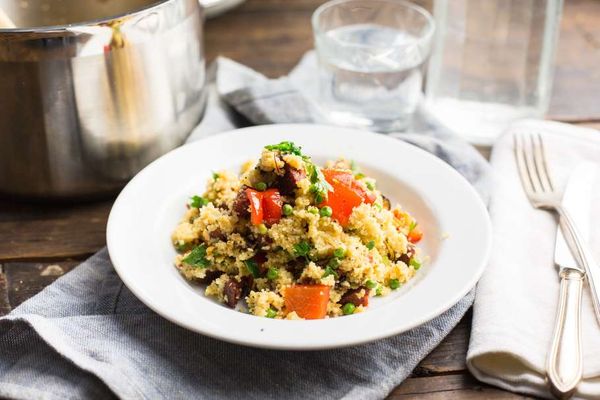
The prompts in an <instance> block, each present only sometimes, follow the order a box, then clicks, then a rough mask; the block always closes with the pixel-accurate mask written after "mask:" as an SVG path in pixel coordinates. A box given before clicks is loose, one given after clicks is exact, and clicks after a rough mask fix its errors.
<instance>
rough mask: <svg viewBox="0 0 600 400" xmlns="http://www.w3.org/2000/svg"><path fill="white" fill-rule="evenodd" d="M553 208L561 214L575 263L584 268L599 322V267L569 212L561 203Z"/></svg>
mask: <svg viewBox="0 0 600 400" xmlns="http://www.w3.org/2000/svg"><path fill="white" fill-rule="evenodd" d="M555 209H556V211H558V213H559V214H560V216H561V218H560V219H559V224H560V228H561V229H562V232H563V236H564V238H565V241H566V242H567V245H568V246H569V249H570V250H571V254H572V255H573V257H575V260H577V264H578V265H579V266H580V267H583V269H584V270H585V275H586V276H587V281H588V284H589V286H590V292H591V295H592V296H591V297H592V304H593V305H594V312H595V314H596V321H597V322H598V324H600V267H599V266H598V265H597V264H596V262H595V261H594V256H593V255H592V253H591V252H590V249H589V246H588V245H587V242H585V241H583V237H582V236H581V234H580V233H579V232H578V230H577V228H576V227H575V223H574V222H573V219H572V218H571V216H570V214H569V212H568V211H567V210H566V209H565V208H564V207H562V206H561V205H558V206H557V207H556V208H555Z"/></svg>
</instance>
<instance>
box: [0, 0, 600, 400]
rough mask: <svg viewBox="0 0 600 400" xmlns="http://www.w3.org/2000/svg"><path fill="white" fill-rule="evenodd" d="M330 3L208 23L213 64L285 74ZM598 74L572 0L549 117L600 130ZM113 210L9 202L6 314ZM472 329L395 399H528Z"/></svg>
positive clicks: (586, 1)
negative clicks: (503, 376) (473, 343)
mask: <svg viewBox="0 0 600 400" xmlns="http://www.w3.org/2000/svg"><path fill="white" fill-rule="evenodd" d="M321 2H322V1H321V0H249V1H248V2H247V3H246V4H244V5H243V6H242V7H240V8H238V9H236V10H235V11H233V12H231V13H229V14H227V15H225V16H222V17H220V18H217V19H214V20H210V21H208V22H207V24H206V51H207V54H208V57H209V59H213V58H214V57H216V56H217V55H223V56H227V57H231V58H233V59H235V60H237V61H240V62H243V63H245V64H247V65H249V66H250V67H252V68H255V69H257V70H258V71H260V72H262V73H264V74H266V75H268V76H269V77H276V76H279V75H281V74H285V73H286V72H287V71H288V70H289V69H290V68H291V67H293V66H294V65H295V64H296V63H297V61H298V60H299V59H300V57H301V56H302V54H303V53H304V52H305V51H306V50H308V49H309V48H311V46H312V34H311V28H310V15H311V13H312V11H313V10H314V9H315V8H316V7H317V5H318V4H320V3H321ZM422 3H424V5H425V6H426V7H430V4H428V3H427V2H425V1H424V2H422ZM598 65H600V1H595V0H567V1H566V4H565V10H564V17H563V21H562V29H561V37H560V42H559V49H558V60H557V71H556V80H555V83H554V96H553V100H552V104H551V107H550V112H549V118H551V119H556V120H562V121H568V122H572V123H577V124H585V125H589V126H596V127H600V106H599V105H600V68H598ZM112 201H113V199H109V200H106V201H100V202H95V203H85V204H70V205H67V204H55V205H41V204H24V203H15V202H12V201H10V200H0V315H3V314H5V313H7V312H9V311H10V310H11V309H12V308H14V307H16V306H17V305H19V304H20V303H21V302H23V301H25V300H27V299H28V298H29V297H31V296H33V295H34V294H36V293H37V292H39V291H40V290H41V289H42V288H43V287H44V286H46V285H48V284H50V283H51V282H52V281H53V280H54V279H56V278H57V277H58V276H60V275H62V274H63V273H65V272H67V271H69V270H70V269H71V268H73V267H74V266H75V265H77V264H78V263H79V262H80V261H81V260H84V259H85V258H87V257H88V256H89V255H91V254H93V253H94V252H96V251H97V250H98V249H100V248H102V247H103V246H104V245H105V228H106V219H107V216H108V212H109V210H110V207H111V204H112ZM470 327H471V313H470V312H469V313H468V314H467V315H466V316H465V318H463V320H462V321H461V322H460V324H459V325H458V326H457V327H456V329H454V331H452V333H451V334H450V335H449V336H448V337H447V338H446V339H445V340H444V341H443V342H442V343H441V344H440V346H439V347H438V348H437V349H435V350H434V351H433V352H432V353H431V354H430V355H429V356H428V357H427V358H426V359H425V360H423V362H421V364H420V365H419V366H418V367H417V368H416V369H415V371H414V372H413V375H412V376H411V377H410V378H409V379H407V380H406V381H405V382H404V383H403V384H402V385H400V386H399V387H397V388H396V389H395V390H394V391H393V393H392V394H391V396H390V397H392V398H401V397H402V398H411V397H415V398H416V397H418V398H425V399H434V398H461V399H466V398H494V399H514V398H518V397H521V396H517V395H515V394H512V393H509V392H505V391H502V390H499V389H495V388H493V387H490V386H487V385H484V384H481V383H478V382H477V381H475V379H474V378H473V377H472V376H471V375H470V374H469V373H468V371H467V370H466V367H465V354H466V351H467V345H468V342H469V333H470Z"/></svg>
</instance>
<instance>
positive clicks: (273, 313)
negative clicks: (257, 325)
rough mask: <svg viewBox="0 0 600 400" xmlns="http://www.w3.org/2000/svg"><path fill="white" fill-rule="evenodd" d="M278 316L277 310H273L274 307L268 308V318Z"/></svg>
mask: <svg viewBox="0 0 600 400" xmlns="http://www.w3.org/2000/svg"><path fill="white" fill-rule="evenodd" d="M276 316H277V311H275V310H273V309H272V308H269V309H268V310H267V315H266V317H267V318H275V317H276Z"/></svg>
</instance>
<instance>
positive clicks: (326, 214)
mask: <svg viewBox="0 0 600 400" xmlns="http://www.w3.org/2000/svg"><path fill="white" fill-rule="evenodd" d="M319 214H321V217H331V214H333V210H332V209H331V207H329V206H325V207H322V208H321V210H319Z"/></svg>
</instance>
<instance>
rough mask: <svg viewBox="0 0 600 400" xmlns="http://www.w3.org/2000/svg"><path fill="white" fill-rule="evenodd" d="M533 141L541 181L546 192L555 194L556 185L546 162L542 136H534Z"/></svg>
mask: <svg viewBox="0 0 600 400" xmlns="http://www.w3.org/2000/svg"><path fill="white" fill-rule="evenodd" d="M531 141H532V142H533V143H534V148H535V163H536V167H537V169H538V173H539V176H540V181H541V183H542V186H543V187H544V189H545V191H546V192H554V185H552V179H551V178H550V173H549V171H548V163H547V162H546V151H545V148H544V141H543V139H542V135H540V134H539V133H537V134H535V135H533V136H532V138H531Z"/></svg>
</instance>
